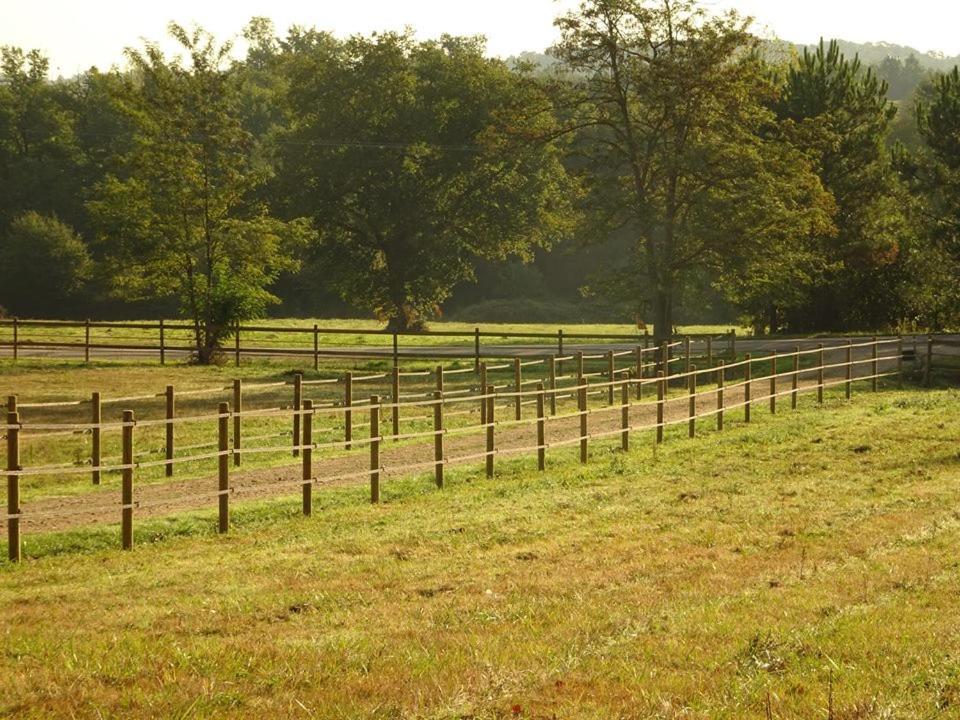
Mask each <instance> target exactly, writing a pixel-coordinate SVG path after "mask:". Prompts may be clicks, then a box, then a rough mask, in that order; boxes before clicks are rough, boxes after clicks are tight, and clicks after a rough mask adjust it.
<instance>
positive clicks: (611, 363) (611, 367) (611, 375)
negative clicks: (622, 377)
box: [607, 350, 616, 405]
mask: <svg viewBox="0 0 960 720" xmlns="http://www.w3.org/2000/svg"><path fill="white" fill-rule="evenodd" d="M615 381H616V360H615V359H614V357H613V350H607V405H613V402H614V398H615V397H616V393H615V392H614V388H613V383H614V382H615Z"/></svg>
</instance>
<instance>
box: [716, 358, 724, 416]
mask: <svg viewBox="0 0 960 720" xmlns="http://www.w3.org/2000/svg"><path fill="white" fill-rule="evenodd" d="M717 367H718V368H719V372H718V373H717V430H723V381H724V377H723V376H724V374H725V373H724V372H723V360H718V361H717Z"/></svg>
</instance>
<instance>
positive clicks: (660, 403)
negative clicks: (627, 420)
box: [657, 370, 667, 443]
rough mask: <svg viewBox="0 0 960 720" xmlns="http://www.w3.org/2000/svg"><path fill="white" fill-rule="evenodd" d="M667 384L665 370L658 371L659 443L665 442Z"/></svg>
mask: <svg viewBox="0 0 960 720" xmlns="http://www.w3.org/2000/svg"><path fill="white" fill-rule="evenodd" d="M666 384H667V381H666V379H665V378H664V374H663V370H657V443H662V442H663V403H664V400H663V396H664V386H665V385H666Z"/></svg>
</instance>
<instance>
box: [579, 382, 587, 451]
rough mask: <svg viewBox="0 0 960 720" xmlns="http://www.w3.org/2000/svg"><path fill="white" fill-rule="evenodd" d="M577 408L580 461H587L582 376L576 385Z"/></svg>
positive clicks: (584, 391)
mask: <svg viewBox="0 0 960 720" xmlns="http://www.w3.org/2000/svg"><path fill="white" fill-rule="evenodd" d="M577 408H578V409H579V411H580V413H579V414H580V462H581V463H585V462H586V461H587V386H586V384H584V381H583V378H581V379H580V384H579V385H578V386H577Z"/></svg>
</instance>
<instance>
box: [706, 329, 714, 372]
mask: <svg viewBox="0 0 960 720" xmlns="http://www.w3.org/2000/svg"><path fill="white" fill-rule="evenodd" d="M707 367H708V368H709V367H713V338H712V337H711V336H709V335H707Z"/></svg>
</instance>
